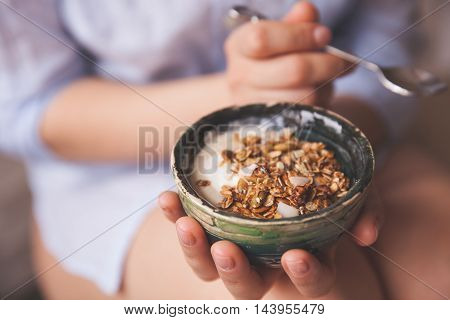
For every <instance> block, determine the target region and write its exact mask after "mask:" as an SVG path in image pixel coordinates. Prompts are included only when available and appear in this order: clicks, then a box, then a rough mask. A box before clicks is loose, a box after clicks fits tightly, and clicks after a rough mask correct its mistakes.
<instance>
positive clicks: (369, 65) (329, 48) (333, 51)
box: [325, 46, 380, 72]
mask: <svg viewBox="0 0 450 320" xmlns="http://www.w3.org/2000/svg"><path fill="white" fill-rule="evenodd" d="M325 52H327V53H329V54H332V55H334V56H337V57H339V58H342V59H344V60H347V61H349V62H351V63H354V64H356V65H361V66H362V67H364V68H366V69H369V70H370V71H373V72H378V71H379V70H380V68H379V67H378V66H377V65H376V64H375V63H373V62H370V61H367V60H364V59H362V58H360V57H357V56H355V55H353V54H350V53H348V52H345V51H342V50H341V49H338V48H335V47H332V46H326V47H325Z"/></svg>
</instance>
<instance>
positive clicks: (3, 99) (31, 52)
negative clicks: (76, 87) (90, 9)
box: [0, 1, 85, 159]
mask: <svg viewBox="0 0 450 320" xmlns="http://www.w3.org/2000/svg"><path fill="white" fill-rule="evenodd" d="M10 6H16V7H14V10H17V11H18V12H20V13H21V14H22V15H23V16H24V17H26V18H24V17H23V16H21V15H19V14H17V13H16V12H14V10H11V8H9V7H7V6H0V70H2V72H0V151H2V152H5V153H8V154H10V155H13V156H18V157H22V158H34V159H37V158H41V157H49V156H52V154H51V153H50V152H49V150H47V149H46V147H45V145H44V143H43V142H42V141H41V138H40V135H39V124H40V121H41V118H42V115H43V113H44V111H45V110H46V108H47V106H48V104H49V101H50V100H51V99H52V98H53V96H54V95H55V94H56V93H57V92H58V91H59V90H60V89H61V88H62V87H63V86H65V85H67V84H68V83H70V82H71V81H73V80H74V79H76V78H79V77H81V76H82V75H83V74H84V72H85V67H84V63H83V60H82V59H81V58H80V57H79V56H78V54H77V53H76V52H75V51H74V50H73V48H75V47H76V45H75V44H74V43H73V42H72V41H71V40H70V37H69V36H67V35H66V34H65V32H64V30H63V28H62V26H61V25H60V23H59V20H58V13H57V8H56V6H55V7H50V6H49V5H48V6H44V5H43V6H42V7H39V6H30V5H26V2H25V1H22V2H21V1H16V2H14V4H10Z"/></svg>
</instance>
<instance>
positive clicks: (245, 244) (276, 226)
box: [171, 103, 374, 267]
mask: <svg viewBox="0 0 450 320" xmlns="http://www.w3.org/2000/svg"><path fill="white" fill-rule="evenodd" d="M236 123H239V125H242V126H246V125H255V124H256V125H265V126H268V127H269V128H271V129H274V130H280V129H282V128H284V127H290V128H294V130H295V134H296V135H297V137H299V138H300V139H303V140H308V141H321V142H323V143H325V144H326V146H327V148H329V149H330V150H333V151H334V152H335V156H336V158H337V159H338V161H339V162H340V164H341V169H342V171H343V172H344V173H345V174H346V175H347V176H348V177H349V178H350V180H351V187H350V189H349V191H348V193H347V194H346V195H345V196H344V197H342V198H340V199H339V200H337V201H336V202H334V203H333V204H332V205H331V206H329V207H327V208H325V209H322V210H319V211H317V212H316V213H314V214H307V215H303V216H298V217H293V218H282V219H276V220H261V219H253V218H247V217H242V216H238V215H236V214H233V213H229V212H226V211H224V210H222V209H220V208H217V207H215V206H214V205H212V204H210V203H208V202H207V201H205V200H204V199H202V198H201V197H199V196H198V194H197V193H196V191H195V188H194V187H192V185H191V184H190V181H189V177H190V175H191V173H192V167H193V163H194V159H195V156H196V154H197V153H198V152H199V151H200V149H201V148H202V147H203V146H204V138H205V135H206V134H207V132H209V131H211V130H215V129H216V128H221V129H220V130H227V127H228V126H231V124H233V125H236ZM171 170H172V174H173V176H174V179H175V182H176V185H177V187H178V191H179V196H180V199H181V202H182V204H183V207H184V209H185V211H186V213H187V214H188V215H189V216H191V217H193V218H194V219H196V220H197V221H198V222H199V223H200V224H201V225H202V226H203V228H204V229H205V231H206V233H207V235H208V238H209V240H210V242H215V241H218V240H223V239H225V240H229V241H232V242H234V243H236V244H237V245H239V246H240V247H241V248H242V250H243V251H244V252H245V253H246V254H247V256H248V258H249V259H250V260H251V261H252V262H253V263H260V264H265V265H268V266H271V267H279V265H280V259H281V255H282V254H283V253H284V252H285V251H287V250H289V249H293V248H302V249H306V250H309V251H310V252H313V253H314V252H317V251H318V250H320V249H321V248H323V247H325V246H327V245H329V244H331V243H332V242H334V241H336V240H337V238H338V237H339V236H340V235H341V234H342V233H343V232H344V231H345V230H349V229H350V228H351V227H352V224H353V223H354V222H355V220H356V218H357V216H358V214H359V212H360V209H361V207H362V205H363V203H364V200H365V198H366V195H367V190H368V186H369V184H370V182H371V180H372V175H373V170H374V155H373V151H372V147H371V145H370V143H369V141H368V140H367V138H366V137H365V136H364V134H363V133H362V132H361V130H359V129H358V128H357V127H356V126H355V125H353V124H352V123H351V122H349V121H348V120H346V119H345V118H343V117H341V116H339V115H338V114H336V113H333V112H331V111H328V110H325V109H323V108H319V107H313V106H306V105H300V104H287V103H280V104H276V105H271V106H267V105H265V104H252V105H245V106H240V107H229V108H225V109H222V110H219V111H216V112H214V113H211V114H209V115H207V116H205V117H203V118H201V119H200V120H199V121H197V122H196V123H195V124H193V125H192V126H191V127H190V128H189V129H188V130H187V131H186V132H185V133H184V134H183V135H182V136H181V138H180V139H179V141H178V142H177V144H176V145H175V147H174V150H173V154H172V160H171Z"/></svg>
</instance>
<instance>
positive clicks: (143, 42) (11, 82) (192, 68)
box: [0, 0, 414, 293]
mask: <svg viewBox="0 0 450 320" xmlns="http://www.w3.org/2000/svg"><path fill="white" fill-rule="evenodd" d="M311 2H313V3H314V4H316V5H317V7H318V8H319V11H320V13H321V17H322V22H323V23H324V24H326V25H328V26H330V27H331V28H332V29H333V30H334V32H335V33H334V44H335V45H336V46H338V47H340V48H342V49H345V50H349V51H351V52H354V53H356V54H359V55H361V56H365V55H367V54H369V53H371V52H372V51H373V50H374V49H376V48H377V47H378V46H380V45H381V44H383V43H384V41H386V40H389V39H390V38H391V37H393V36H395V35H397V34H398V33H399V32H400V31H402V30H403V29H404V28H406V27H407V26H408V25H409V24H410V23H411V22H413V21H411V17H412V16H411V13H412V10H413V9H414V6H413V1H409V0H396V1H389V0H378V1H369V0H334V1H329V0H328V1H327V0H317V1H311ZM6 3H7V4H8V5H9V6H11V7H12V8H14V10H17V12H19V13H20V14H17V13H16V12H14V11H13V10H11V8H8V7H7V6H5V5H4V4H1V3H0V151H3V152H7V153H10V154H14V155H17V156H20V157H22V158H23V159H24V160H25V162H26V163H27V166H28V172H29V177H30V184H31V189H32V191H33V196H34V212H35V213H36V220H37V222H38V224H39V227H40V229H41V233H42V237H43V240H44V243H45V245H46V246H47V248H48V249H49V250H50V252H51V253H52V254H53V255H54V256H55V257H56V258H57V259H64V261H63V262H62V264H63V266H64V267H65V268H67V270H69V271H71V272H73V273H75V274H77V275H81V276H83V277H85V278H87V279H90V280H91V281H93V282H94V283H96V284H97V285H98V286H99V288H101V289H102V290H103V291H105V292H106V293H113V292H115V291H116V290H117V289H118V287H119V285H120V281H121V272H122V268H123V262H124V259H125V255H126V252H127V249H128V248H129V246H130V242H131V239H132V236H133V234H134V233H135V232H136V229H137V228H138V227H139V224H140V222H141V221H142V219H143V218H144V217H145V214H146V213H147V212H149V208H150V207H151V206H152V205H154V201H153V202H152V203H148V202H149V201H150V200H152V199H154V198H155V197H156V196H157V195H158V194H159V193H160V192H161V191H163V190H165V189H168V188H170V187H171V186H172V181H171V178H170V176H169V174H168V172H167V168H163V167H161V168H160V170H159V172H158V173H155V174H152V175H145V174H144V175H142V174H138V172H137V168H135V167H134V166H125V165H111V164H104V165H99V164H96V165H94V164H88V163H76V162H68V161H62V160H60V159H58V158H57V157H56V156H55V155H53V154H52V153H51V152H50V151H49V150H48V149H47V148H46V146H45V145H44V144H43V143H42V141H41V140H40V137H39V135H38V131H37V128H38V125H39V123H40V118H41V116H42V113H43V111H44V110H45V108H46V107H47V106H48V101H49V99H51V98H52V97H53V96H54V94H55V93H56V92H58V90H61V88H62V87H64V86H65V85H67V84H69V83H70V82H71V81H74V80H76V79H78V78H81V77H83V76H86V75H93V74H94V75H97V76H99V77H109V75H111V74H112V75H114V77H117V78H119V79H121V80H122V81H124V82H127V83H150V82H154V81H159V80H166V79H174V78H179V77H186V76H194V75H198V74H205V73H210V72H215V71H219V70H223V69H224V68H225V59H224V54H223V52H222V46H223V42H224V40H225V38H226V36H227V34H228V31H227V30H226V28H225V27H224V25H223V23H222V21H223V17H224V16H225V14H226V12H227V10H228V9H229V8H230V7H231V6H233V5H235V4H247V5H249V6H251V7H254V8H256V9H258V10H259V11H261V12H262V13H264V14H265V15H266V16H268V17H270V18H274V19H278V18H280V17H282V16H283V15H284V14H285V13H286V12H288V11H289V9H290V7H291V6H292V5H293V4H294V3H295V0H277V1H275V0H274V1H269V0H265V1H262V0H260V1H257V0H254V1H250V0H247V1H244V0H235V1H231V0H165V1H162V0H159V1H157V0H115V1H111V0H76V1H75V0H63V1H56V0H39V1H32V2H31V1H25V0H15V1H12V0H11V1H7V2H6ZM24 17H26V18H24ZM30 21H32V22H30ZM411 32H414V31H411ZM57 39H58V40H57ZM404 40H406V39H405V37H402V38H401V39H400V40H397V41H394V42H392V43H390V44H389V45H388V46H386V47H384V48H382V49H380V50H376V52H375V53H374V54H372V55H370V58H369V59H370V60H373V61H375V62H381V63H383V64H404V63H407V62H408V59H409V56H410V55H409V51H408V49H407V47H406V46H405V43H406V42H405V41H404ZM73 48H75V49H76V50H80V51H81V52H83V54H86V55H88V56H89V57H90V58H92V59H93V60H94V61H95V63H96V64H97V66H96V65H92V64H91V63H89V62H88V61H86V60H85V59H83V57H81V56H80V55H79V54H78V53H77V52H75V51H74V50H73ZM105 70H106V71H107V72H106V73H105V72H104V71H105ZM336 89H337V94H352V95H357V96H360V97H362V98H364V99H367V100H368V101H370V102H371V103H372V105H374V107H375V108H376V111H377V112H379V113H380V114H381V115H382V116H383V118H384V119H385V120H386V122H387V124H388V126H389V128H390V129H391V130H392V132H393V134H394V135H398V134H399V132H401V129H402V128H404V126H405V124H406V123H407V119H408V118H409V117H408V116H406V115H408V114H410V113H409V112H407V111H409V106H408V105H409V104H411V103H412V100H410V99H407V98H402V97H397V96H395V95H393V94H391V93H389V92H388V91H386V90H384V89H383V88H382V87H381V85H380V84H379V83H378V82H377V80H376V79H375V78H374V76H373V75H372V74H370V73H369V72H367V71H365V70H358V71H357V72H354V73H353V74H352V75H350V76H347V77H345V78H342V79H340V80H338V81H336ZM150 98H151V97H150ZM81 107H83V106H80V108H81ZM151 108H152V107H151V106H149V110H151ZM137 209H139V210H137ZM136 210H137V211H136ZM135 211H136V212H135ZM133 212H135V213H134V214H132V213H133ZM130 214H131V215H130ZM123 219H125V220H123ZM122 220H123V221H122ZM119 222H120V223H119ZM107 229H108V231H107V232H105V230H107ZM99 235H100V236H99ZM94 238H95V241H92V242H90V241H91V240H92V239H94ZM89 242H90V243H89ZM80 247H82V248H81V249H79V248H80ZM78 249H79V250H78ZM74 251H76V252H75V253H74V254H72V253H73V252H74ZM71 254H72V255H71ZM68 255H70V257H68V258H66V257H67V256H68ZM65 258H66V259H65Z"/></svg>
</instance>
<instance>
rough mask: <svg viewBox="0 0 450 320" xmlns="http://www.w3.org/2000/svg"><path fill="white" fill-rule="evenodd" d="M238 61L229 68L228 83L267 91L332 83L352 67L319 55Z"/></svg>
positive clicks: (242, 59) (331, 57) (344, 62)
mask: <svg viewBox="0 0 450 320" xmlns="http://www.w3.org/2000/svg"><path fill="white" fill-rule="evenodd" d="M238 59H240V60H239V61H236V63H235V64H232V65H230V66H229V77H230V78H229V81H230V82H232V81H240V82H244V83H247V84H248V85H251V86H255V87H259V88H269V89H293V88H300V87H305V86H314V85H318V84H321V83H324V82H331V81H333V80H334V79H336V78H338V77H341V76H343V75H344V74H346V73H347V72H348V71H349V70H350V66H351V65H350V63H348V62H346V61H345V60H343V59H341V58H338V57H336V56H333V55H330V54H327V53H319V52H314V53H312V52H311V53H310V52H307V53H291V54H287V55H282V56H277V57H274V58H270V59H264V60H255V59H249V58H246V57H240V58H238ZM234 68H240V69H241V70H243V69H244V70H248V72H242V71H240V70H233V69H234ZM233 77H235V78H236V79H233ZM237 77H239V79H237Z"/></svg>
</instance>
